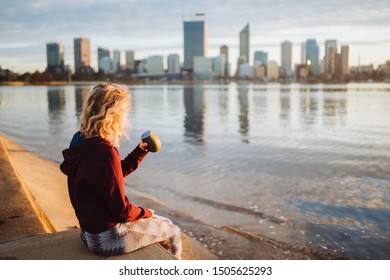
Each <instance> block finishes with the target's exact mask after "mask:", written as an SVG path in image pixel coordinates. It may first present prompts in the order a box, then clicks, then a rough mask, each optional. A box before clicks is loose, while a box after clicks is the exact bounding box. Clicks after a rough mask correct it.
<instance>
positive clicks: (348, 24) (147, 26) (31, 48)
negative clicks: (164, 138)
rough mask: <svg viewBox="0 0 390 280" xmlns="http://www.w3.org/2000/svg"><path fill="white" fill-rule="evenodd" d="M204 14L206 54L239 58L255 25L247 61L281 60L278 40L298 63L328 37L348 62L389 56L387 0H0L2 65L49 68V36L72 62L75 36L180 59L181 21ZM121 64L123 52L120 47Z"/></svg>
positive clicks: (94, 62) (389, 0)
mask: <svg viewBox="0 0 390 280" xmlns="http://www.w3.org/2000/svg"><path fill="white" fill-rule="evenodd" d="M200 12H201V13H205V18H204V19H205V22H206V25H207V56H208V57H215V56H217V55H218V54H219V48H220V46H221V45H224V44H225V45H227V46H228V47H229V62H231V64H232V67H233V66H234V65H235V64H236V62H237V58H238V52H239V32H240V31H241V30H242V29H243V28H244V27H245V25H246V24H248V23H249V25H250V52H251V59H250V62H251V63H253V53H254V52H255V51H258V50H262V51H266V52H268V59H269V60H276V61H277V62H278V63H280V60H281V59H280V44H281V42H282V41H284V40H289V41H291V42H292V43H293V63H294V64H295V63H300V60H301V57H300V53H301V43H302V42H304V41H306V39H311V38H314V39H316V40H317V42H318V44H319V47H320V57H323V56H324V45H325V43H324V42H325V40H328V39H335V40H337V43H338V47H339V50H340V48H341V45H346V44H349V45H350V46H351V52H350V63H351V65H355V66H356V65H358V64H359V63H360V64H361V65H368V64H373V65H374V66H375V67H377V66H378V65H380V64H384V63H385V61H387V60H390V0H369V1H367V0H327V1H325V0H312V1H310V0H309V1H308V0H235V1H233V0H224V1H222V0H199V1H195V0H186V1H182V0H159V1H157V0H66V1H54V0H34V1H27V0H0V67H2V68H3V69H7V68H8V69H10V70H13V71H15V72H19V73H24V72H27V71H29V72H32V71H35V70H38V71H44V70H45V68H46V64H47V60H46V43H49V42H63V43H64V45H65V64H69V65H73V64H74V55H73V39H74V38H78V37H88V38H90V40H91V66H92V67H93V68H95V69H96V68H97V48H98V47H105V48H109V49H111V50H114V49H118V50H122V51H125V50H134V51H135V58H136V59H143V58H147V57H148V56H150V55H162V56H164V60H166V57H167V55H168V54H170V53H177V54H179V56H180V60H181V61H183V60H184V59H183V20H188V19H191V18H193V17H192V15H194V14H195V13H200ZM122 63H124V53H123V54H122Z"/></svg>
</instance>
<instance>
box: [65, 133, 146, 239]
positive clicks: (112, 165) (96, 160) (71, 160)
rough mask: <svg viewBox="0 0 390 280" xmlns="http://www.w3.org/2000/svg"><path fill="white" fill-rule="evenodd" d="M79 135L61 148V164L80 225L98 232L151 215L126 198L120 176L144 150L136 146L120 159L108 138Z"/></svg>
mask: <svg viewBox="0 0 390 280" xmlns="http://www.w3.org/2000/svg"><path fill="white" fill-rule="evenodd" d="M75 136H76V135H75ZM78 137H79V139H80V136H78ZM81 139H82V140H79V143H77V144H76V145H73V142H72V144H71V147H70V148H69V149H66V150H64V151H63V152H62V154H63V156H64V161H63V162H62V163H61V165H60V169H61V171H62V172H63V173H64V174H65V175H67V176H68V191H69V196H70V200H71V202H72V206H73V208H74V210H75V212H76V216H77V218H78V220H79V223H80V227H81V228H82V229H83V230H85V231H87V232H89V233H99V232H103V231H105V230H107V229H109V228H112V227H114V226H116V225H117V224H118V223H123V222H132V221H136V220H138V219H141V218H148V217H151V216H152V212H151V211H150V210H149V209H147V208H142V207H138V206H136V205H134V204H133V203H131V202H130V201H129V200H128V199H127V197H126V195H125V191H124V180H123V178H124V177H125V176H127V175H129V174H130V173H131V172H133V171H134V170H135V169H136V168H137V167H138V165H139V164H140V162H141V161H142V160H143V158H144V157H145V155H146V154H147V152H145V151H143V150H142V149H141V148H139V146H137V147H136V148H135V149H134V150H133V151H132V152H131V153H130V154H129V155H128V156H127V157H126V158H125V159H124V160H122V161H121V159H120V156H119V152H118V150H117V149H116V148H115V147H114V146H113V145H112V144H110V143H109V142H108V141H106V140H104V139H102V138H100V137H92V138H87V139H83V138H81Z"/></svg>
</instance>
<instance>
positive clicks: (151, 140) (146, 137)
mask: <svg viewBox="0 0 390 280" xmlns="http://www.w3.org/2000/svg"><path fill="white" fill-rule="evenodd" d="M141 139H142V142H146V143H148V146H147V147H146V149H147V150H148V151H150V152H152V153H155V152H158V151H159V150H160V149H161V141H160V138H158V136H157V135H156V133H154V132H153V131H150V130H148V131H146V132H144V134H142V136H141Z"/></svg>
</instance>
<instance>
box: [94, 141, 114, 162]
mask: <svg viewBox="0 0 390 280" xmlns="http://www.w3.org/2000/svg"><path fill="white" fill-rule="evenodd" d="M96 149H97V150H98V151H99V153H102V154H104V155H107V156H114V157H117V156H119V152H118V150H117V149H116V148H115V147H114V146H113V145H112V144H111V143H110V142H109V141H107V140H105V139H103V138H100V139H99V140H98V141H97V143H96Z"/></svg>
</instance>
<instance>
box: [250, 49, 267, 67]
mask: <svg viewBox="0 0 390 280" xmlns="http://www.w3.org/2000/svg"><path fill="white" fill-rule="evenodd" d="M256 62H261V63H262V64H264V65H267V63H268V53H267V52H264V51H255V53H254V55H253V65H255V63H256Z"/></svg>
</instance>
